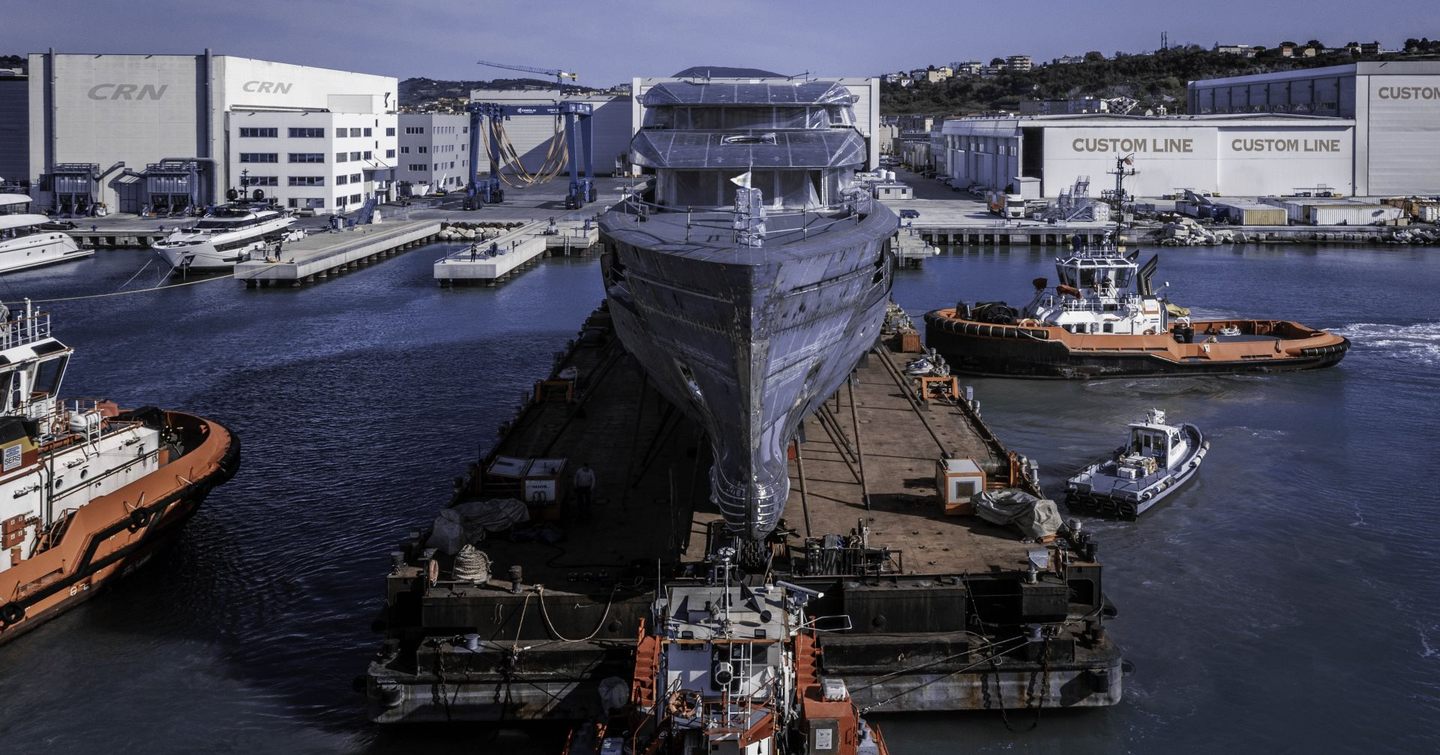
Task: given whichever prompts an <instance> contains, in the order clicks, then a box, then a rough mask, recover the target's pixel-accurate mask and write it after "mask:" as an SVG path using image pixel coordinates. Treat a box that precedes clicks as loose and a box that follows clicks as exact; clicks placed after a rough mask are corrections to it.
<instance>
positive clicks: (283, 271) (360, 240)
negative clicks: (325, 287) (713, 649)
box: [235, 220, 440, 288]
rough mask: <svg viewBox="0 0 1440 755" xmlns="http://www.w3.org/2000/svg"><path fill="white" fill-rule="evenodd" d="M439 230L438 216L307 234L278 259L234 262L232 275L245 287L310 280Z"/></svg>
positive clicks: (363, 262)
mask: <svg viewBox="0 0 1440 755" xmlns="http://www.w3.org/2000/svg"><path fill="white" fill-rule="evenodd" d="M439 233H440V221H438V220H418V221H400V222H387V223H384V224H381V225H362V226H357V227H356V228H352V229H348V230H343V231H331V232H322V233H312V234H310V235H308V236H306V237H305V238H303V239H300V240H298V241H287V242H285V243H284V244H283V245H282V246H281V248H280V250H279V254H278V261H277V259H276V258H275V257H271V258H269V259H264V260H252V261H249V262H241V263H240V264H238V265H236V266H235V279H236V280H238V281H242V282H243V283H244V284H245V285H246V286H248V287H250V288H257V287H269V286H300V285H304V284H307V283H314V282H315V281H317V280H324V279H326V278H328V277H330V276H331V275H338V274H339V273H342V272H344V271H346V270H353V269H355V268H357V267H360V266H362V265H368V264H370V263H372V262H376V261H379V260H381V259H384V258H386V257H390V256H392V255H394V254H398V253H399V252H402V251H405V250H407V249H412V248H414V247H417V246H421V245H423V244H428V243H430V242H431V241H432V240H434V238H435V236H436V235H437V234H439Z"/></svg>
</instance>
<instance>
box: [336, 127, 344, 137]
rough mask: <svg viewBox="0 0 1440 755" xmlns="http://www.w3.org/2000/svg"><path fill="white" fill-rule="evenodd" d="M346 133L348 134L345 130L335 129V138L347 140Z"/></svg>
mask: <svg viewBox="0 0 1440 755" xmlns="http://www.w3.org/2000/svg"><path fill="white" fill-rule="evenodd" d="M346 133H347V132H346V131H345V129H343V128H337V129H335V136H337V137H339V138H341V139H344V138H345V134H346Z"/></svg>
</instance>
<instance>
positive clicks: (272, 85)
mask: <svg viewBox="0 0 1440 755" xmlns="http://www.w3.org/2000/svg"><path fill="white" fill-rule="evenodd" d="M293 86H295V85H294V84H291V83H288V82H284V81H247V82H245V83H244V84H241V85H240V88H241V89H243V90H245V91H247V92H255V93H257V94H271V93H274V94H289V93H290V87H293Z"/></svg>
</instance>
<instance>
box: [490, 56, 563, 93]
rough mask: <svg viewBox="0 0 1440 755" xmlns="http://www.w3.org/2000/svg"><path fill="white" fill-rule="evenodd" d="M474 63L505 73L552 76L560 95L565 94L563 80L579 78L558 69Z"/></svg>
mask: <svg viewBox="0 0 1440 755" xmlns="http://www.w3.org/2000/svg"><path fill="white" fill-rule="evenodd" d="M476 63H479V64H480V65H482V66H489V67H490V68H501V69H504V70H506V71H521V72H524V73H538V74H542V75H545V76H554V77H555V88H556V89H558V90H560V93H561V94H564V93H565V84H564V83H563V82H564V80H565V79H569V80H571V81H574V80H575V79H576V77H578V76H579V74H576V73H571V72H569V71H561V70H560V69H558V68H534V67H531V66H517V65H511V64H509V63H493V62H491V61H488V60H477V61H476Z"/></svg>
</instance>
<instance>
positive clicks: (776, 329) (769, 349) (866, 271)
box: [600, 204, 896, 539]
mask: <svg viewBox="0 0 1440 755" xmlns="http://www.w3.org/2000/svg"><path fill="white" fill-rule="evenodd" d="M677 216H678V217H677ZM688 220H689V222H687V217H686V215H685V214H679V213H677V214H675V215H655V216H650V217H648V219H647V218H642V217H640V216H637V215H634V214H629V213H626V212H624V211H619V210H617V211H612V212H610V213H607V214H606V215H604V216H602V218H601V221H600V231H601V235H602V239H603V241H604V244H605V250H606V251H605V256H604V261H603V267H604V275H605V285H606V294H607V297H608V299H609V301H610V311H611V315H612V317H613V318H614V322H615V329H616V332H617V333H618V335H619V337H620V339H621V341H622V342H623V343H624V345H625V347H626V348H627V349H628V350H629V351H630V352H631V353H633V354H634V355H635V356H636V357H637V358H638V359H639V360H640V362H641V364H642V365H644V367H645V371H646V373H647V375H648V377H649V379H650V381H651V383H652V384H653V385H654V386H655V387H656V389H657V390H658V391H660V393H661V394H662V395H664V396H665V397H666V398H667V399H668V400H669V401H670V402H671V403H672V404H674V405H675V406H676V407H678V408H679V409H680V410H681V411H683V412H685V413H686V414H688V415H689V416H690V417H691V418H692V419H694V420H695V421H696V422H697V423H698V424H699V425H700V426H702V427H704V428H705V430H706V432H707V434H708V435H709V438H710V442H711V445H712V448H713V451H714V454H713V458H714V460H715V462H714V466H713V467H712V469H711V491H712V499H713V501H714V503H715V504H716V505H717V507H718V508H719V509H720V511H721V513H722V514H724V516H725V519H726V521H727V523H728V524H729V525H730V528H731V529H732V531H734V532H735V533H736V534H738V535H742V536H745V537H748V538H754V539H759V538H763V537H765V536H766V535H768V534H769V533H770V532H771V531H772V530H773V529H774V528H775V524H776V522H777V520H778V519H779V518H780V516H781V514H782V512H783V510H784V506H785V501H786V499H787V497H788V496H789V486H790V479H789V472H788V465H787V460H786V446H787V444H788V443H789V442H790V440H791V438H792V437H793V436H794V434H795V432H796V428H797V427H798V425H799V423H800V421H801V420H803V419H804V418H805V417H806V416H808V415H809V414H810V413H812V412H813V411H815V409H816V408H817V407H818V406H819V404H820V402H821V401H823V400H825V398H826V397H828V396H829V395H831V394H832V393H834V391H835V390H837V389H838V388H839V387H840V385H841V384H842V383H843V382H844V381H845V379H846V378H847V377H848V376H849V374H850V372H851V370H852V369H853V368H854V366H855V364H856V363H857V362H858V361H859V359H860V357H861V356H862V355H863V354H864V353H865V351H866V350H867V349H868V348H869V347H870V346H871V345H873V344H874V342H875V339H876V337H877V335H878V333H879V329H880V325H881V322H882V320H883V319H884V313H885V304H886V302H887V301H888V300H889V295H890V288H891V283H892V281H891V266H890V261H889V253H888V249H887V241H888V239H889V238H890V237H891V236H892V235H893V234H894V231H895V228H896V219H895V215H894V214H893V213H891V212H890V211H889V210H888V209H886V208H884V207H883V206H880V205H878V204H877V205H875V206H874V208H873V209H871V210H870V211H869V212H868V213H866V214H863V215H852V216H849V217H847V218H845V219H843V220H840V221H838V222H834V219H833V218H820V222H819V223H818V224H819V225H821V226H823V227H825V228H826V229H827V230H825V231H822V232H814V231H805V230H802V228H801V227H800V226H799V225H797V226H796V227H793V228H788V229H787V228H786V227H784V226H783V225H778V224H774V223H772V226H771V234H770V237H769V238H767V240H766V242H765V244H764V246H761V247H747V246H741V245H738V244H735V243H731V242H730V241H729V234H728V232H724V231H721V232H718V233H712V232H710V231H699V230H695V229H694V227H693V226H694V224H695V223H696V222H697V221H698V222H700V223H703V221H704V219H703V218H698V219H697V218H694V217H691V218H689V219H688ZM816 221H817V217H816V216H813V215H812V216H810V217H809V219H808V220H801V221H799V222H800V223H803V224H806V225H808V226H810V227H814V226H815V225H816V224H817V223H816Z"/></svg>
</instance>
